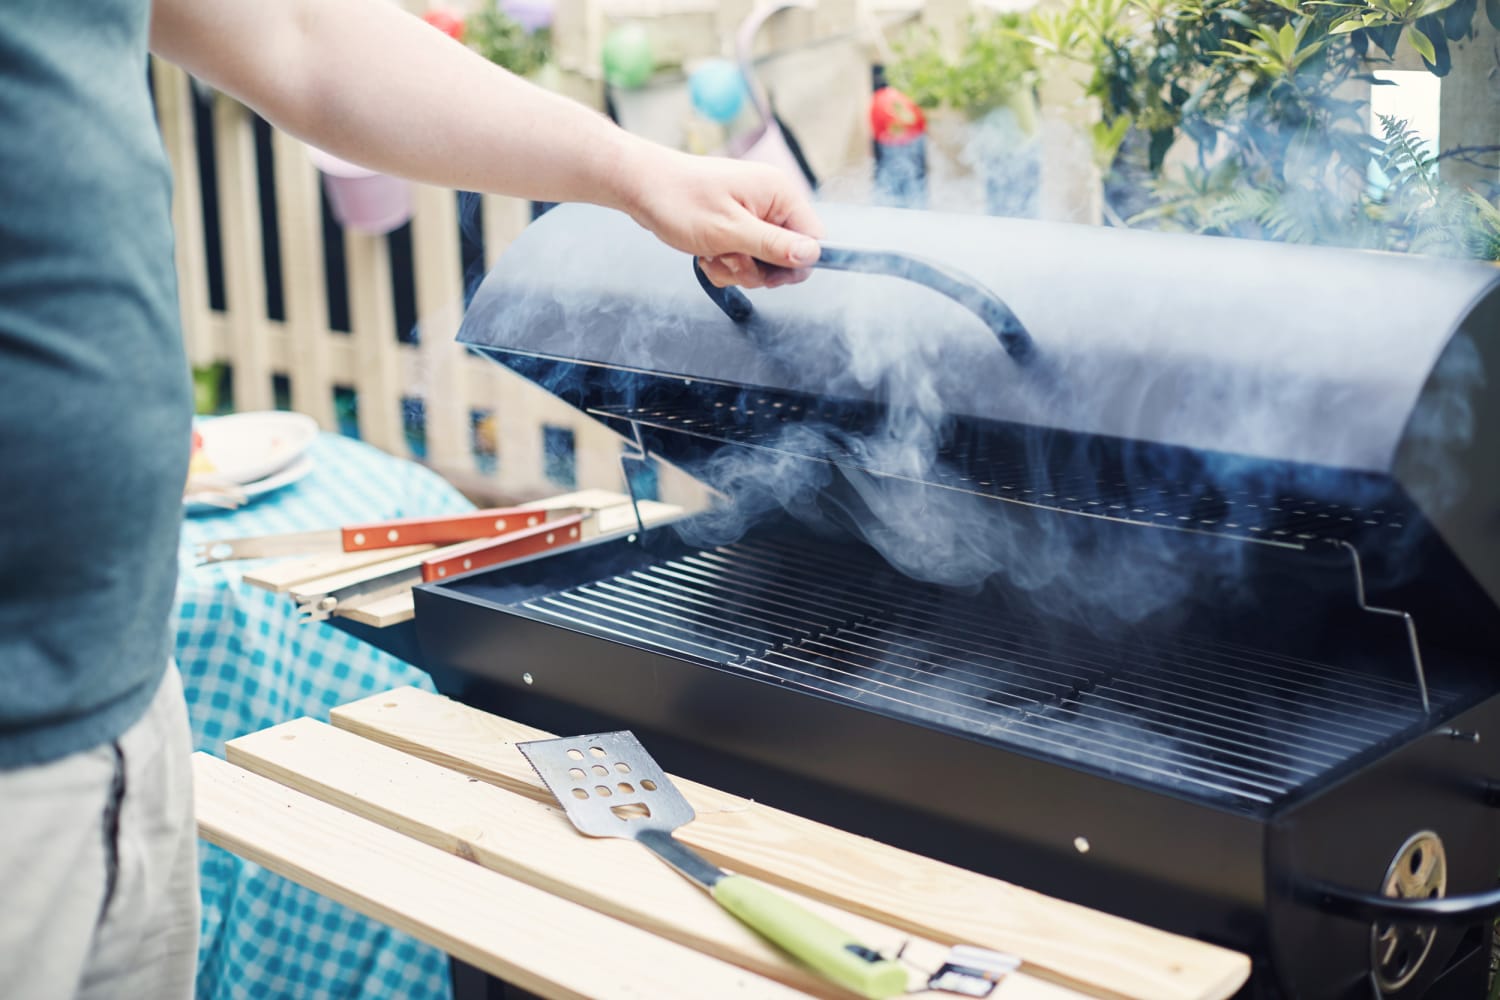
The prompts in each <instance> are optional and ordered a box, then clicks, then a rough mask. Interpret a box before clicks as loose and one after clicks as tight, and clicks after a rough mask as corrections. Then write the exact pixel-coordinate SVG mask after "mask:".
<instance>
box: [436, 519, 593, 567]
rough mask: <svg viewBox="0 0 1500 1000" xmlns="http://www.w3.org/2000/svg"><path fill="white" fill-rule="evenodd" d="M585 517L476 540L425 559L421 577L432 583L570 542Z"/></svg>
mask: <svg viewBox="0 0 1500 1000" xmlns="http://www.w3.org/2000/svg"><path fill="white" fill-rule="evenodd" d="M587 517H588V515H586V514H574V515H573V516H571V517H564V518H559V519H558V520H556V521H548V522H547V523H545V524H538V525H537V526H536V527H531V528H523V529H521V530H520V531H513V532H511V533H509V534H507V535H506V536H505V537H503V538H493V539H488V540H485V541H481V542H475V543H474V544H473V545H472V546H469V547H467V548H465V549H463V550H462V551H459V552H455V553H450V554H448V555H445V556H443V557H442V558H437V559H428V560H427V561H426V562H424V563H422V580H423V582H425V583H432V582H433V581H434V580H444V579H447V578H448V577H450V576H457V575H458V574H460V573H467V572H468V571H469V570H473V569H484V568H485V567H488V566H498V565H500V564H501V563H508V562H514V561H515V560H517V559H524V558H526V557H527V556H534V555H538V554H540V553H542V552H547V551H549V550H551V549H560V548H564V547H566V546H568V545H572V544H574V543H576V542H577V541H578V540H579V539H581V538H582V537H583V522H584V520H585V518H587Z"/></svg>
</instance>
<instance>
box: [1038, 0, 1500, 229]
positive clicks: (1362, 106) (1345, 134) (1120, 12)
mask: <svg viewBox="0 0 1500 1000" xmlns="http://www.w3.org/2000/svg"><path fill="white" fill-rule="evenodd" d="M1480 2H1481V0H1070V2H1068V3H1067V4H1066V5H1065V6H1062V7H1060V8H1058V7H1049V9H1047V10H1045V11H1038V12H1036V13H1034V14H1033V15H1032V16H1030V17H1029V18H1028V19H1026V21H1025V22H1024V24H1023V25H1022V27H1021V29H1020V33H1021V35H1022V37H1024V38H1025V39H1026V41H1027V42H1029V43H1030V44H1031V45H1032V46H1033V47H1034V48H1035V50H1036V51H1037V53H1038V55H1039V58H1040V59H1041V60H1042V71H1044V72H1045V71H1046V70H1047V68H1048V65H1047V61H1048V60H1052V59H1058V60H1064V61H1068V62H1073V63H1080V64H1082V65H1084V66H1086V67H1087V68H1088V69H1089V70H1090V73H1091V75H1090V77H1089V79H1088V83H1087V88H1086V90H1087V94H1088V96H1090V97H1091V98H1093V99H1094V100H1095V101H1097V103H1098V108H1099V123H1098V125H1097V126H1096V127H1095V128H1094V130H1093V138H1094V143H1095V149H1096V154H1097V156H1098V157H1099V159H1100V162H1101V163H1106V164H1109V165H1110V167H1111V176H1110V178H1109V183H1108V184H1107V186H1106V192H1107V197H1110V198H1111V199H1112V200H1111V204H1112V207H1113V208H1114V209H1115V210H1116V214H1117V215H1121V216H1124V217H1125V218H1126V219H1127V221H1128V223H1129V224H1131V225H1146V226H1156V227H1162V228H1177V229H1186V230H1191V231H1197V232H1211V233H1227V234H1233V235H1240V236H1254V237H1259V238H1266V239H1279V240H1290V241H1296V242H1322V243H1342V244H1347V245H1354V246H1373V247H1382V248H1385V249H1399V250H1413V251H1418V252H1427V253H1448V254H1453V253H1460V254H1466V255H1472V256H1479V257H1483V258H1486V259H1496V258H1497V255H1496V253H1495V246H1496V243H1497V242H1500V229H1497V227H1496V224H1495V216H1496V214H1500V210H1497V209H1496V207H1495V205H1494V203H1493V201H1492V200H1489V199H1487V198H1486V197H1485V195H1484V194H1482V193H1474V192H1452V191H1447V190H1445V189H1443V187H1442V185H1441V183H1440V182H1439V180H1438V173H1437V161H1436V159H1435V158H1434V157H1432V156H1431V155H1430V154H1428V153H1426V152H1425V151H1423V149H1422V147H1421V145H1420V142H1419V141H1418V140H1417V138H1416V137H1415V136H1413V135H1412V134H1411V133H1410V130H1409V128H1407V126H1406V123H1404V122H1387V123H1385V124H1384V128H1385V135H1384V137H1383V139H1376V138H1375V137H1373V136H1370V135H1369V134H1368V129H1367V115H1368V113H1369V106H1368V104H1366V103H1364V102H1359V101H1353V100H1349V99H1347V97H1345V96H1344V95H1345V93H1346V92H1347V88H1346V85H1347V84H1348V83H1350V82H1351V81H1354V80H1357V79H1368V77H1367V76H1366V75H1365V74H1366V73H1367V72H1368V66H1369V64H1370V62H1372V61H1378V60H1379V58H1380V56H1379V53H1380V52H1384V53H1386V55H1390V54H1392V53H1394V52H1395V50H1396V46H1397V45H1398V44H1399V42H1400V40H1401V39H1402V38H1403V37H1404V38H1406V39H1407V40H1408V41H1409V42H1410V44H1411V45H1412V46H1413V47H1414V48H1415V49H1416V50H1417V51H1418V52H1419V53H1420V54H1421V56H1422V58H1423V59H1424V60H1425V61H1426V63H1427V65H1428V68H1429V69H1430V70H1431V71H1432V72H1434V73H1437V74H1443V73H1446V72H1447V70H1448V67H1449V65H1450V59H1449V54H1448V44H1449V42H1450V41H1455V40H1458V39H1461V38H1464V37H1467V36H1468V35H1470V34H1472V31H1473V24H1474V21H1475V18H1476V17H1477V16H1479V15H1478V8H1479V4H1480ZM1483 3H1484V5H1485V9H1486V14H1487V15H1488V14H1490V13H1491V8H1492V7H1493V8H1495V11H1494V13H1495V14H1496V15H1497V16H1500V0H1483ZM1184 138H1186V139H1188V140H1190V146H1188V147H1184V148H1185V149H1190V150H1191V152H1190V154H1189V155H1190V158H1191V162H1189V163H1187V164H1186V165H1179V166H1176V167H1173V168H1170V169H1169V168H1168V167H1167V153H1168V151H1169V150H1170V149H1171V148H1172V147H1173V146H1174V144H1177V143H1178V141H1179V140H1180V139H1184ZM1372 163H1374V164H1375V165H1377V166H1379V167H1380V168H1381V169H1382V171H1383V172H1384V173H1385V174H1386V176H1388V177H1389V178H1391V183H1390V184H1389V185H1388V186H1387V188H1386V189H1385V192H1384V193H1383V194H1381V195H1378V196H1376V195H1372V194H1370V192H1369V191H1368V185H1367V184H1366V180H1365V179H1366V176H1367V173H1368V170H1369V167H1370V165H1371V164H1372ZM1489 194H1490V195H1493V194H1494V192H1490V193H1489Z"/></svg>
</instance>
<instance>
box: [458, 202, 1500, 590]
mask: <svg viewBox="0 0 1500 1000" xmlns="http://www.w3.org/2000/svg"><path fill="white" fill-rule="evenodd" d="M820 212H821V214H822V216H823V218H824V220H825V223H826V225H827V228H828V238H829V239H830V240H834V241H837V242H838V243H841V244H847V245H850V246H858V247H870V248H879V249H889V250H898V251H902V252H905V253H909V254H913V255H918V256H921V257H924V258H927V259H929V260H931V261H933V262H935V263H937V264H939V265H942V266H945V267H947V268H949V269H951V270H955V271H958V272H962V273H965V274H967V275H969V276H972V277H974V278H976V279H977V280H978V281H980V282H981V283H983V284H984V285H985V286H987V287H988V288H989V289H991V290H993V291H994V292H995V293H996V294H998V295H999V296H1000V297H1001V298H1002V299H1003V300H1004V301H1005V302H1006V303H1007V304H1008V305H1009V306H1010V308H1011V309H1012V310H1013V311H1014V313H1015V315H1016V316H1017V317H1018V318H1019V320H1020V321H1021V323H1023V324H1024V325H1025V327H1026V328H1027V330H1028V331H1029V332H1030V334H1031V336H1032V338H1033V339H1034V342H1035V356H1034V358H1033V360H1032V361H1031V363H1029V364H1017V363H1016V362H1015V361H1013V360H1012V359H1011V358H1010V357H1009V356H1007V354H1006V353H1005V352H1004V351H1003V350H1002V349H1001V348H1000V346H999V344H998V343H997V341H996V338H995V335H994V333H993V332H992V331H991V330H990V329H987V328H986V327H985V325H984V324H983V323H981V322H979V321H978V320H977V319H976V318H975V316H974V315H973V314H972V313H970V312H969V311H967V310H965V309H964V308H963V307H961V306H959V305H957V304H955V303H954V302H953V301H950V300H949V299H947V298H944V297H942V296H940V295H937V294H936V293H934V292H932V291H930V290H928V289H924V288H922V287H920V286H917V285H913V284H910V283H908V282H902V281H895V280H892V279H890V278H885V277H879V276H874V275H869V274H858V273H827V272H823V271H818V272H815V273H814V274H813V275H812V277H811V278H810V279H809V280H808V281H806V282H805V283H803V284H801V285H798V286H795V287H789V288H784V289H778V290H775V291H770V292H752V293H750V297H751V300H752V301H753V303H754V305H755V313H756V315H755V318H754V319H753V320H752V322H751V323H749V324H748V325H738V324H736V323H735V322H734V321H732V320H731V319H729V318H728V317H727V316H726V315H725V314H724V312H723V311H721V309H720V308H719V307H718V306H716V305H715V304H714V303H713V302H712V301H710V299H709V298H708V297H707V296H706V295H705V294H704V293H703V290H702V289H701V288H700V287H699V286H698V283H697V281H696V280H695V277H694V274H693V269H692V266H691V261H690V259H689V258H688V257H687V256H686V255H683V254H681V253H678V252H676V251H673V250H671V249H669V248H667V247H665V246H663V245H662V244H660V243H658V242H657V241H656V240H655V239H654V238H653V237H652V236H650V235H649V234H648V233H646V232H645V231H644V230H642V229H640V228H639V227H638V226H636V225H635V223H634V222H632V221H631V220H630V219H629V218H628V217H626V216H624V215H621V214H619V213H615V212H610V211H607V210H603V209H598V208H593V207H587V206H565V207H563V208H559V209H555V210H553V211H552V212H550V213H548V214H547V215H546V216H544V217H543V218H542V219H541V220H539V221H538V222H536V223H534V224H533V225H532V226H531V227H530V228H529V229H528V230H527V231H526V232H525V233H523V234H522V236H521V237H520V238H519V239H518V240H517V241H516V242H515V243H514V244H513V245H512V246H511V247H510V248H509V249H508V250H507V252H506V254H505V255H504V257H503V259H502V260H501V262H500V263H499V265H498V266H497V267H496V268H495V269H494V271H493V272H492V273H491V274H490V275H489V276H488V277H487V278H486V280H485V281H484V283H483V285H482V286H481V287H480V289H479V291H478V293H477V294H476V296H475V298H474V301H473V303H472V305H471V307H470V310H469V312H468V315H467V316H466V318H465V321H464V324H463V327H462V329H461V331H460V333H459V339H460V340H461V341H462V342H464V343H467V344H470V345H472V346H474V347H476V348H481V349H484V350H485V351H486V352H488V353H490V354H492V355H493V356H495V357H496V358H497V359H499V360H501V361H502V362H503V363H505V364H507V365H510V366H511V367H513V368H515V369H517V370H519V371H522V372H523V373H525V374H527V375H528V376H529V377H532V378H534V379H536V380H537V381H539V382H541V383H542V384H543V385H545V386H547V387H548V388H550V389H552V390H553V391H554V392H557V393H558V394H559V395H562V396H564V398H567V399H569V400H570V401H573V402H575V403H578V404H580V405H584V406H587V407H590V408H592V409H595V410H599V411H604V412H607V413H608V412H612V413H615V414H623V415H626V416H631V415H634V414H636V413H638V412H639V409H638V405H639V403H640V400H641V399H642V398H645V396H649V397H650V399H651V400H652V401H653V404H652V405H654V406H656V407H657V408H658V409H660V407H661V404H662V401H663V398H664V397H663V394H662V387H663V386H674V385H675V386H679V387H683V389H682V391H681V392H680V393H679V396H678V398H674V399H673V400H672V402H673V405H675V406H676V407H677V417H676V418H675V419H676V424H675V425H674V426H673V427H672V428H671V429H673V430H686V429H688V428H686V427H685V423H686V420H687V419H690V418H685V417H684V416H683V414H684V413H685V412H686V413H691V412H692V410H693V409H694V408H707V407H710V406H713V405H721V404H722V403H723V401H724V399H726V398H728V399H731V400H732V399H734V398H735V396H736V394H738V393H740V392H741V391H754V392H771V393H776V394H782V395H781V396H779V397H778V398H785V399H788V400H795V399H803V400H831V399H833V400H844V401H855V402H856V403H857V404H858V405H862V406H865V407H867V408H870V409H873V410H876V411H879V410H880V409H881V408H883V407H888V406H894V407H911V406H913V405H917V406H921V405H926V404H930V401H932V400H940V401H941V405H942V406H943V408H944V409H945V411H946V413H947V416H948V419H949V420H950V421H951V422H952V423H953V424H954V425H956V426H957V427H958V428H960V430H962V429H964V428H971V427H972V428H1009V429H1011V430H1012V431H1015V430H1017V429H1019V431H1020V433H1022V434H1024V435H1028V436H1030V435H1035V434H1037V433H1045V434H1048V435H1062V436H1067V437H1070V438H1073V439H1080V440H1085V441H1093V440H1095V439H1097V440H1101V441H1105V440H1107V441H1110V442H1114V443H1115V445H1114V447H1115V451H1116V452H1119V451H1120V449H1121V448H1124V449H1127V450H1128V449H1130V448H1132V447H1135V446H1145V447H1149V448H1152V449H1157V450H1164V451H1167V452H1172V453H1179V454H1181V455H1186V456H1189V457H1190V458H1192V459H1193V463H1192V464H1191V468H1192V470H1193V472H1192V474H1193V475H1195V476H1197V475H1200V474H1201V473H1202V472H1203V470H1204V469H1212V470H1216V472H1215V475H1214V476H1212V477H1210V478H1217V480H1218V482H1217V486H1218V488H1220V489H1221V491H1226V492H1227V491H1228V489H1229V488H1230V486H1232V485H1233V484H1232V483H1230V482H1228V481H1229V480H1232V479H1233V478H1234V477H1235V476H1236V475H1238V474H1239V471H1240V470H1243V469H1248V468H1252V467H1253V468H1254V470H1255V471H1254V478H1255V481H1256V483H1258V484H1261V485H1264V484H1265V483H1266V482H1286V483H1292V484H1298V487H1299V488H1301V487H1305V486H1306V485H1307V484H1308V483H1309V482H1321V483H1322V487H1325V488H1322V489H1321V492H1322V494H1323V495H1324V497H1325V498H1327V497H1335V498H1345V499H1346V498H1347V497H1348V496H1364V497H1369V496H1380V497H1383V498H1384V499H1385V500H1387V501H1388V503H1389V504H1393V505H1394V507H1392V508H1391V509H1395V508H1402V509H1403V513H1410V514H1411V515H1413V516H1411V517H1410V518H1408V519H1409V520H1412V521H1422V522H1424V524H1423V530H1424V532H1425V531H1426V528H1427V527H1430V528H1432V529H1434V531H1435V533H1436V536H1438V537H1439V538H1440V539H1441V541H1440V542H1438V543H1437V544H1436V549H1437V553H1436V555H1435V556H1434V557H1433V558H1431V559H1427V560H1426V563H1427V564H1428V567H1427V568H1424V570H1423V572H1424V574H1425V573H1428V572H1429V569H1430V568H1431V567H1433V566H1438V565H1439V564H1441V567H1440V572H1439V573H1438V575H1437V577H1435V578H1434V579H1436V580H1438V581H1439V582H1448V581H1449V578H1450V577H1452V576H1453V575H1454V574H1455V573H1456V574H1457V575H1458V576H1461V577H1465V578H1466V579H1463V580H1461V581H1457V582H1455V586H1457V587H1459V588H1460V589H1463V590H1466V591H1467V590H1469V589H1470V588H1473V587H1474V586H1475V585H1476V584H1477V586H1478V587H1479V588H1480V589H1481V590H1482V591H1483V592H1485V593H1486V594H1487V595H1488V596H1487V597H1486V598H1484V599H1482V601H1481V602H1480V603H1481V604H1482V606H1483V607H1484V608H1485V609H1486V610H1487V611H1493V609H1494V608H1495V607H1496V606H1500V392H1497V391H1496V389H1497V387H1500V270H1497V269H1496V268H1493V267H1490V266H1488V265H1484V264H1478V263H1460V262H1454V261H1448V260H1434V259H1424V258H1416V257H1410V256H1405V255H1395V254H1383V253H1374V252H1364V251H1348V250H1333V249H1326V248H1309V247H1296V246H1287V245H1278V244H1268V243H1259V242H1249V241H1240V240H1232V239H1223V238H1211V237H1195V236H1182V235H1170V234H1159V233H1149V232H1137V231H1128V230H1117V229H1102V228H1097V227H1088V226H1075V225H1065V224H1055V223H1042V222H1034V221H1024V220H1011V219H996V218H989V217H978V216H951V215H941V214H936V213H925V212H910V211H901V210H895V209H880V208H868V207H854V206H840V205H832V204H829V205H823V206H821V208H820ZM705 387H708V388H705ZM711 401H716V402H711ZM684 408H686V409H685V410H684ZM661 412H666V411H665V410H661ZM706 415H712V411H709V412H708V413H707V414H706ZM782 422H783V423H785V421H782ZM721 425H722V422H721ZM693 436H694V434H691V433H690V434H687V435H679V437H681V438H683V440H684V441H685V440H686V439H687V438H690V437H693ZM711 436H712V435H711ZM959 436H960V437H962V435H959ZM655 440H656V441H657V442H658V445H659V450H662V451H663V453H664V454H665V457H667V458H668V459H676V458H679V457H681V456H680V455H678V454H674V453H673V449H674V448H681V449H682V454H687V453H688V451H689V450H691V449H689V448H688V445H687V444H685V443H683V442H679V441H674V439H673V436H672V435H666V436H659V437H657V438H656V439H655ZM735 440H739V441H741V442H742V443H751V444H754V443H763V442H764V440H765V437H764V435H758V432H756V431H755V427H754V426H753V422H751V423H746V424H744V425H743V426H741V427H740V428H739V433H738V437H736V438H735ZM701 444H702V442H701V440H700V441H699V442H698V448H699V453H700V454H701ZM1030 454H1032V455H1034V454H1035V450H1034V449H1032V450H1031V452H1030ZM1025 455H1026V451H1025V449H1023V452H1022V457H1025ZM1012 457H1013V456H1012ZM1267 469H1271V470H1273V472H1274V474H1273V475H1271V476H1270V478H1269V479H1268V478H1267V475H1266V470H1267ZM1283 473H1284V475H1283ZM1325 474H1331V478H1329V479H1328V480H1327V481H1326V482H1324V481H1323V480H1322V478H1321V477H1324V476H1325ZM1330 482H1331V483H1333V484H1334V485H1332V486H1329V485H1328V483H1330ZM1371 482H1374V483H1375V484H1376V489H1374V490H1373V491H1372V490H1371V488H1370V486H1369V484H1370V483H1371ZM1351 484H1355V485H1351ZM939 485H952V484H949V483H939ZM1273 488H1279V486H1278V487H1273ZM1340 489H1345V493H1344V494H1342V495H1340V493H1339V490H1340ZM1299 513H1300V512H1299ZM1206 520H1207V519H1205V521H1206ZM1391 520H1392V519H1391V518H1390V517H1385V518H1382V527H1383V526H1384V525H1385V523H1386V522H1390V521H1391ZM1372 523H1373V522H1372ZM1424 544H1425V543H1424ZM1434 560H1435V561H1434ZM1475 596H1477V595H1475ZM1465 605H1466V607H1469V608H1471V609H1472V607H1474V604H1473V602H1472V601H1470V602H1465ZM1466 613H1467V612H1466Z"/></svg>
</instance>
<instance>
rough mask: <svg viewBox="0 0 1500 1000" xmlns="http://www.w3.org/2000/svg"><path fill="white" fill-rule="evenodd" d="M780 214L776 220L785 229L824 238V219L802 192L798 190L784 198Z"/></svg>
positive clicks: (817, 238)
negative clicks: (819, 216)
mask: <svg viewBox="0 0 1500 1000" xmlns="http://www.w3.org/2000/svg"><path fill="white" fill-rule="evenodd" d="M778 215H779V216H780V217H779V218H777V219H776V220H775V221H776V222H777V223H778V224H779V225H781V226H782V227H783V228H785V229H791V230H793V231H795V232H799V233H802V234H803V235H804V236H811V237H812V238H813V239H815V240H821V239H822V238H823V220H822V219H820V218H818V213H817V212H816V211H815V210H814V209H813V205H812V202H811V201H809V200H808V199H807V198H806V197H805V196H804V195H803V194H802V192H800V191H798V192H795V193H793V194H790V195H787V196H786V197H785V198H783V199H782V205H781V210H780V211H779V212H778Z"/></svg>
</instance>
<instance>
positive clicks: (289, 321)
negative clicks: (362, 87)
mask: <svg viewBox="0 0 1500 1000" xmlns="http://www.w3.org/2000/svg"><path fill="white" fill-rule="evenodd" d="M271 142H272V157H273V159H274V160H275V164H276V169H275V183H276V229H277V232H278V233H279V234H280V237H281V288H282V302H283V303H284V305H285V308H286V322H285V329H286V331H287V333H288V334H289V335H290V342H289V343H288V344H287V348H288V349H287V355H288V356H287V360H286V364H285V365H284V366H283V369H282V370H283V371H285V372H286V374H287V376H288V377H289V378H290V379H291V383H292V409H294V410H297V411H298V412H301V413H305V414H307V415H308V416H310V417H312V418H313V419H314V420H316V421H317V422H318V426H319V427H321V428H323V429H324V430H325V431H336V430H338V418H337V416H336V415H335V413H334V409H333V385H334V382H333V369H332V362H331V359H330V357H329V354H330V349H331V347H332V344H331V341H332V339H333V338H334V337H335V336H336V334H334V333H333V332H332V331H331V330H329V328H328V290H327V284H326V281H325V273H324V268H323V210H322V205H321V202H320V198H319V186H320V181H319V178H318V171H317V168H316V167H314V166H313V165H312V161H311V160H310V159H308V156H307V147H306V146H304V145H302V143H300V142H298V141H297V140H296V139H293V138H292V137H291V136H289V135H287V134H286V133H285V132H283V131H281V130H280V129H273V130H272V132H271ZM340 339H342V337H340Z"/></svg>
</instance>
